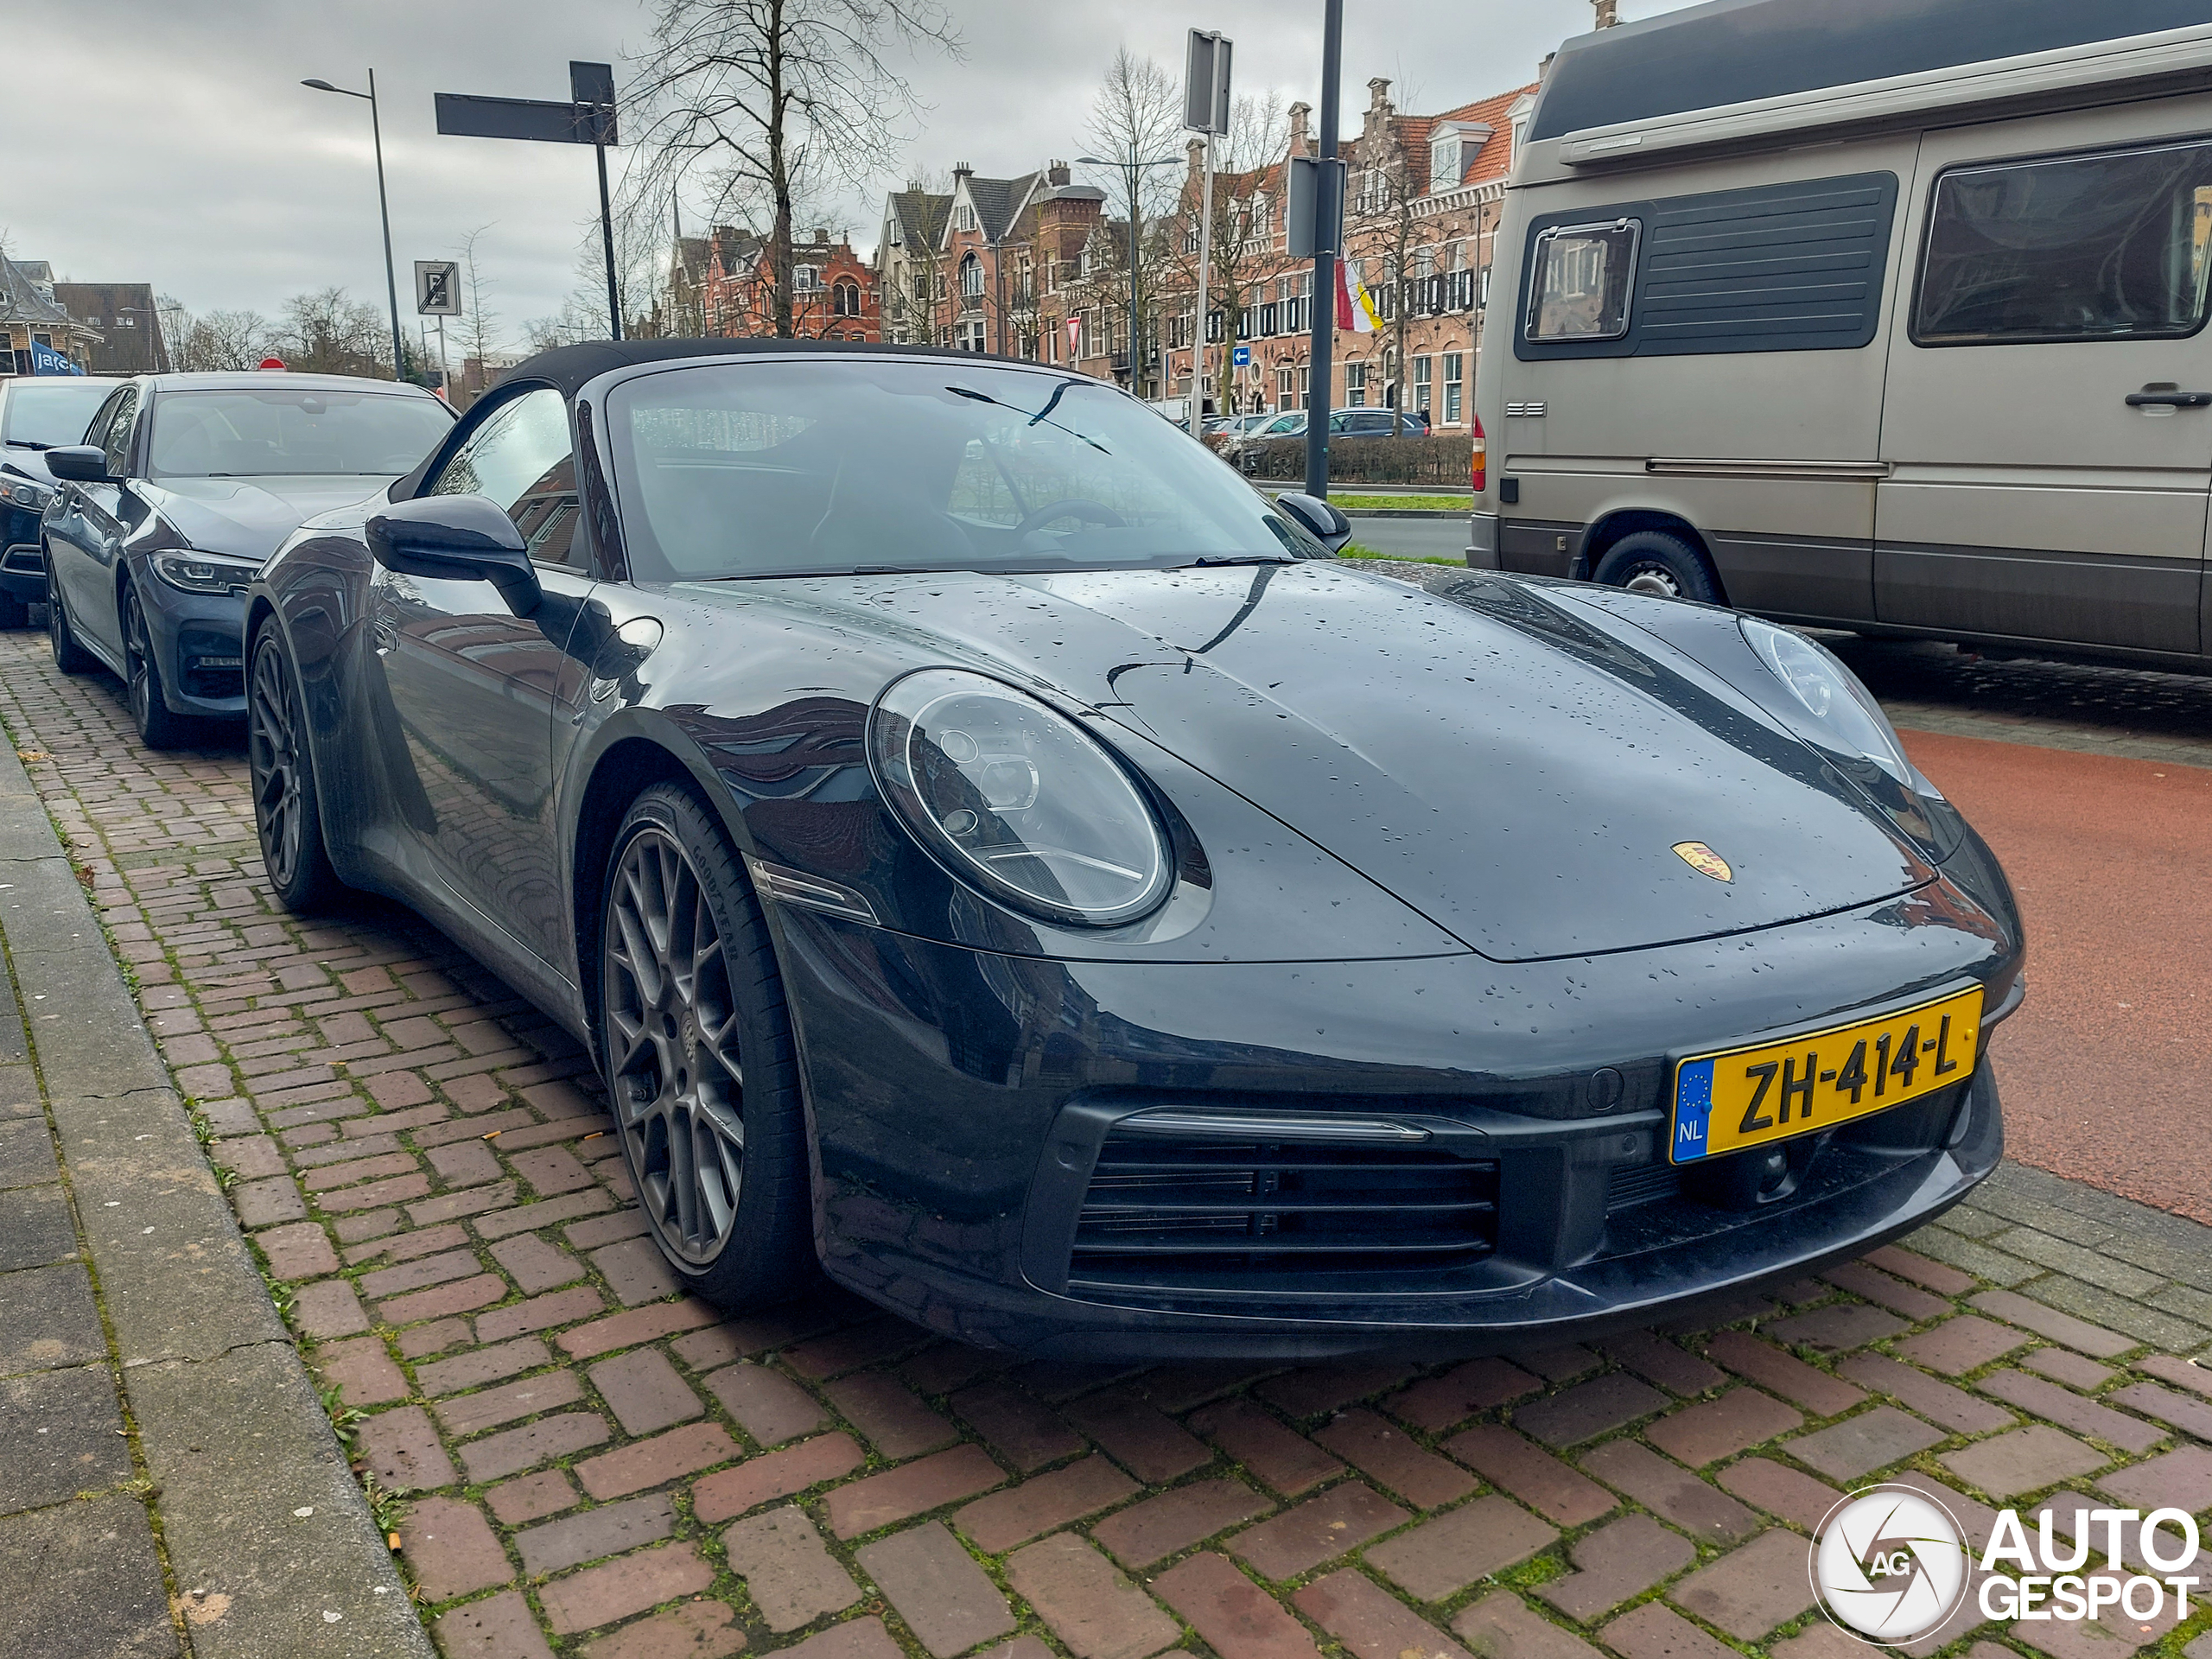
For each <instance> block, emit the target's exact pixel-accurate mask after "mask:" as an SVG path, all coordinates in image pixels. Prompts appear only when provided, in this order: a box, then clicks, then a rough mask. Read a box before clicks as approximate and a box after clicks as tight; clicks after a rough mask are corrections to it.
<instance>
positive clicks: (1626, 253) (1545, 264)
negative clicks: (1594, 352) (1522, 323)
mask: <svg viewBox="0 0 2212 1659" xmlns="http://www.w3.org/2000/svg"><path fill="white" fill-rule="evenodd" d="M1642 234H1643V223H1642V222H1641V221H1640V220H1637V219H1616V220H1614V221H1613V222H1612V223H1611V224H1610V225H1558V226H1553V227H1552V228H1551V229H1550V230H1548V231H1545V232H1542V233H1541V235H1539V236H1538V237H1537V238H1536V268H1535V272H1534V273H1533V275H1532V277H1531V279H1530V282H1529V329H1528V333H1529V339H1530V340H1618V339H1619V338H1620V337H1621V336H1622V335H1623V334H1626V333H1627V332H1628V308H1629V289H1630V279H1631V278H1632V277H1634V275H1635V272H1636V244H1637V238H1638V237H1639V236H1641V235H1642Z"/></svg>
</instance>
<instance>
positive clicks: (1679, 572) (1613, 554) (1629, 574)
mask: <svg viewBox="0 0 2212 1659" xmlns="http://www.w3.org/2000/svg"><path fill="white" fill-rule="evenodd" d="M1592 580H1593V581H1596V582H1603V583H1604V584H1605V586H1606V587H1608V588H1627V589H1628V590H1629V592H1630V593H1631V594H1658V595H1659V596H1660V597H1661V598H1662V599H1694V600H1696V601H1699V602H1700V603H1701V604H1706V605H1719V604H1720V603H1722V602H1723V601H1722V600H1721V597H1720V584H1719V582H1716V581H1714V580H1713V570H1712V567H1710V566H1709V565H1707V563H1706V562H1705V556H1704V555H1703V554H1701V553H1700V552H1699V551H1698V550H1696V549H1695V548H1694V547H1692V546H1691V545H1690V544H1689V543H1688V542H1686V541H1684V540H1683V539H1682V538H1681V537H1679V536H1670V535H1669V534H1668V533H1667V532H1666V531H1663V530H1639V531H1636V532H1634V533H1633V534H1631V535H1628V536H1624V537H1621V538H1620V540H1618V542H1615V543H1613V544H1612V546H1611V547H1610V548H1608V549H1607V550H1605V557H1604V558H1602V559H1600V560H1599V561H1598V569H1597V570H1596V571H1595V572H1594V573H1593V575H1592Z"/></svg>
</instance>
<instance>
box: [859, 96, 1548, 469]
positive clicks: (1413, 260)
mask: <svg viewBox="0 0 2212 1659" xmlns="http://www.w3.org/2000/svg"><path fill="white" fill-rule="evenodd" d="M1535 93H1536V87H1535V86H1533V85H1532V86H1520V87H1516V88H1514V89H1513V90H1511V91H1510V92H1500V93H1497V94H1496V95H1494V96H1492V97H1490V98H1485V99H1478V100H1476V101H1474V102H1472V103H1468V104H1463V105H1457V106H1455V107H1453V108H1451V109H1447V110H1445V111H1440V112H1439V113H1436V114H1433V115H1407V114H1404V113H1402V111H1399V110H1398V109H1397V108H1396V106H1395V105H1394V104H1393V103H1392V101H1391V99H1390V83H1389V81H1388V80H1383V79H1376V80H1372V81H1370V82H1369V83H1368V108H1367V111H1366V113H1365V116H1364V118H1363V122H1362V124H1361V128H1360V130H1359V132H1358V134H1357V136H1354V137H1349V138H1348V139H1346V141H1345V142H1344V145H1343V154H1344V159H1345V163H1346V180H1347V183H1346V201H1345V257H1346V270H1347V271H1348V272H1349V273H1350V274H1351V275H1353V276H1356V277H1358V278H1359V280H1360V281H1361V282H1362V283H1363V284H1364V285H1365V286H1366V287H1367V288H1368V289H1369V290H1370V293H1372V294H1373V296H1374V298H1375V303H1376V311H1377V312H1378V314H1379V315H1380V318H1381V326H1380V327H1378V328H1377V330H1376V332H1375V333H1373V334H1358V333H1356V332H1354V331H1351V330H1349V329H1342V330H1339V331H1338V334H1337V335H1336V344H1335V353H1334V360H1335V365H1336V385H1337V402H1338V405H1339V406H1344V405H1347V404H1349V405H1358V404H1376V405H1381V404H1398V403H1401V402H1402V404H1404V405H1405V406H1406V407H1408V408H1412V409H1420V410H1428V411H1429V412H1430V414H1431V416H1432V419H1433V421H1434V423H1435V424H1436V425H1437V426H1438V427H1439V428H1440V429H1465V427H1466V424H1467V423H1468V421H1469V419H1470V418H1471V412H1472V396H1473V388H1474V366H1475V353H1476V352H1477V351H1478V349H1479V346H1480V333H1481V326H1482V303H1483V300H1484V296H1485V292H1486V289H1487V283H1488V273H1489V270H1490V268H1491V253H1492V241H1493V239H1494V238H1495V235H1496V232H1497V223H1498V219H1499V216H1500V214H1501V213H1502V212H1503V207H1504V199H1505V181H1506V175H1508V173H1509V172H1510V170H1511V168H1512V162H1513V153H1514V145H1515V142H1516V135H1517V134H1518V133H1519V132H1520V131H1521V130H1522V127H1523V125H1524V124H1525V123H1526V122H1527V120H1528V118H1529V111H1531V110H1532V109H1533V108H1534V107H1535ZM1289 113H1290V121H1289V134H1288V143H1287V146H1286V159H1287V156H1288V155H1290V154H1299V153H1303V154H1306V155H1313V154H1317V153H1318V151H1319V144H1318V142H1317V140H1316V139H1315V137H1314V136H1313V133H1312V132H1311V130H1310V125H1311V123H1310V116H1311V111H1309V110H1308V108H1307V106H1306V105H1303V104H1294V105H1292V106H1291V108H1290V112H1289ZM1189 154H1190V166H1189V173H1188V175H1187V178H1186V179H1185V186H1184V189H1183V192H1182V195H1181V198H1180V200H1179V205H1178V207H1177V210H1176V212H1175V213H1174V214H1173V215H1172V216H1170V217H1169V218H1167V219H1163V220H1161V221H1160V223H1159V224H1157V225H1156V226H1147V227H1146V230H1145V235H1144V238H1143V242H1144V245H1143V248H1142V250H1141V260H1142V271H1143V286H1144V288H1145V289H1146V290H1147V296H1148V297H1147V302H1146V309H1147V322H1146V327H1147V336H1148V337H1147V340H1146V341H1145V342H1144V344H1143V349H1142V350H1141V352H1140V353H1139V354H1138V359H1137V362H1138V375H1137V379H1136V383H1135V390H1136V391H1137V392H1138V395H1140V396H1142V397H1187V396H1189V395H1190V392H1191V390H1192V377H1193V373H1194V371H1195V370H1196V369H1197V368H1198V364H1197V363H1196V360H1195V359H1197V357H1198V353H1197V351H1196V349H1195V346H1196V342H1197V338H1198V315H1197V313H1198V306H1197V302H1196V292H1197V286H1198V270H1197V265H1198V257H1197V253H1198V215H1199V203H1200V197H1201V190H1202V168H1203V159H1202V154H1203V153H1202V151H1201V149H1200V147H1199V145H1198V143H1196V142H1195V141H1194V142H1193V143H1192V144H1191V146H1190V151H1189ZM1283 174H1284V161H1281V160H1278V161H1275V162H1271V163H1269V164H1268V166H1266V167H1263V168H1255V169H1253V170H1250V171H1248V172H1242V173H1229V172H1224V173H1217V174H1216V175H1215V178H1214V190H1215V199H1216V215H1215V217H1216V230H1217V246H1216V250H1215V261H1214V281H1215V286H1216V288H1217V289H1220V288H1222V287H1223V286H1224V285H1230V286H1233V287H1234V288H1235V289H1236V290H1237V292H1238V294H1239V297H1240V300H1241V303H1240V304H1238V305H1237V306H1236V308H1235V312H1236V314H1235V315H1234V316H1233V317H1231V316H1229V315H1216V316H1214V317H1213V318H1212V319H1211V323H1210V326H1209V327H1208V330H1207V340H1208V343H1209V350H1208V353H1207V360H1206V363H1205V373H1204V376H1203V385H1202V387H1201V395H1202V396H1204V397H1205V400H1206V404H1207V406H1208V407H1209V408H1211V409H1214V410H1234V411H1244V410H1278V409H1301V408H1303V407H1305V405H1306V396H1307V391H1308V385H1307V382H1308V378H1309V369H1308V364H1309V359H1310V356H1311V338H1310V334H1309V333H1308V330H1309V327H1310V307H1311V306H1312V304H1313V264H1312V262H1311V261H1310V260H1303V259H1294V258H1292V257H1290V255H1289V253H1288V252H1287V246H1288V243H1287V233H1286V226H1285V224H1284V219H1283ZM1105 206H1106V198H1105V193H1104V192H1103V190H1100V189H1098V188H1096V187H1095V186H1091V185H1085V184H1077V183H1074V182H1072V181H1071V178H1070V175H1069V170H1068V168H1067V166H1066V164H1065V163H1064V162H1052V163H1050V164H1048V165H1047V166H1046V167H1045V168H1040V169H1039V170H1038V171H1036V172H1033V173H1027V174H1023V175H1018V176H1016V177H1014V178H1005V179H1001V178H988V177H984V176H982V175H979V174H977V173H976V170H975V169H974V168H971V167H969V166H967V165H965V164H964V163H963V165H961V166H959V167H957V168H954V170H953V180H952V188H951V190H950V192H948V193H944V194H933V193H931V192H927V191H922V190H905V191H894V192H893V193H891V194H890V195H889V196H887V198H886V200H885V204H884V221H883V223H884V229H883V235H882V237H881V238H880V243H879V245H878V248H877V256H876V275H877V277H878V279H879V282H880V286H881V289H882V292H883V294H884V296H886V297H885V301H884V304H885V307H886V310H887V316H888V318H889V322H888V325H887V330H886V334H885V337H886V338H888V339H892V340H906V341H935V342H937V343H939V344H944V345H950V346H963V347H965V348H967V349H969V350H971V351H980V352H989V353H996V354H999V355H1002V356H1007V357H1018V358H1027V359H1033V360H1035V361H1039V362H1046V363H1056V364H1062V365H1067V366H1070V367H1073V368H1076V369H1077V370H1079V371H1081V372H1084V373H1086V374H1090V375H1094V376H1096V378H1100V379H1106V380H1112V381H1115V382H1116V383H1118V384H1121V385H1130V373H1129V365H1130V351H1129V340H1128V321H1127V319H1128V221H1127V219H1109V218H1108V217H1106V213H1105ZM1224 229H1225V230H1226V232H1227V235H1228V238H1229V240H1228V245H1227V247H1226V249H1224V246H1223V245H1221V244H1220V241H1219V238H1220V236H1221V235H1222V233H1223V232H1224ZM1217 307H1218V300H1217ZM1071 325H1072V327H1071ZM1239 343H1241V344H1243V345H1246V346H1249V347H1250V348H1251V359H1252V360H1251V362H1250V363H1249V365H1247V366H1246V367H1244V368H1242V369H1234V368H1232V369H1230V370H1229V372H1228V375H1227V378H1226V380H1225V381H1223V380H1222V379H1221V370H1222V365H1223V363H1224V359H1226V358H1227V356H1228V355H1229V353H1230V350H1231V348H1232V347H1233V346H1235V345H1236V344H1239Z"/></svg>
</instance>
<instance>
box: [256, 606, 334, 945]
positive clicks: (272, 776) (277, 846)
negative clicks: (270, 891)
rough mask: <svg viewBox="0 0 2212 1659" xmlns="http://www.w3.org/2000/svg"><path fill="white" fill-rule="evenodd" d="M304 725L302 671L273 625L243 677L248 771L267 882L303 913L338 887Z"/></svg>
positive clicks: (322, 902) (285, 903)
mask: <svg viewBox="0 0 2212 1659" xmlns="http://www.w3.org/2000/svg"><path fill="white" fill-rule="evenodd" d="M307 724H308V723H307V705H306V703H305V702H303V701H302V699H301V696H300V682H299V676H298V675H297V674H296V672H295V671H293V668H292V664H291V659H290V658H288V657H287V656H286V655H285V654H284V645H283V640H282V639H279V638H278V637H277V630H276V628H275V626H273V625H272V626H270V627H267V628H265V629H264V630H263V631H262V635H261V638H260V639H259V640H257V642H256V643H255V645H254V648H253V664H252V668H251V671H249V673H248V676H247V679H246V700H245V761H246V775H247V778H248V779H249V780H250V782H251V786H252V789H253V829H254V834H255V835H256V836H258V837H259V838H260V841H261V862H262V867H263V868H264V869H266V870H267V871H268V873H269V885H270V887H273V888H275V889H276V893H277V901H278V902H279V903H280V904H282V905H283V906H284V908H285V909H287V910H289V911H291V912H295V913H296V914H302V915H303V914H307V913H308V912H313V911H315V910H316V909H319V908H320V907H321V906H323V905H325V904H327V903H328V902H329V900H330V899H331V897H332V895H334V893H337V891H338V889H339V887H340V882H339V880H338V873H337V872H336V871H335V870H334V869H332V868H331V866H330V853H329V849H327V847H325V846H324V844H323V840H322V813H321V808H320V804H319V803H318V802H317V800H316V798H315V762H314V757H313V755H312V754H311V753H310V752H309V750H308V730H307Z"/></svg>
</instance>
